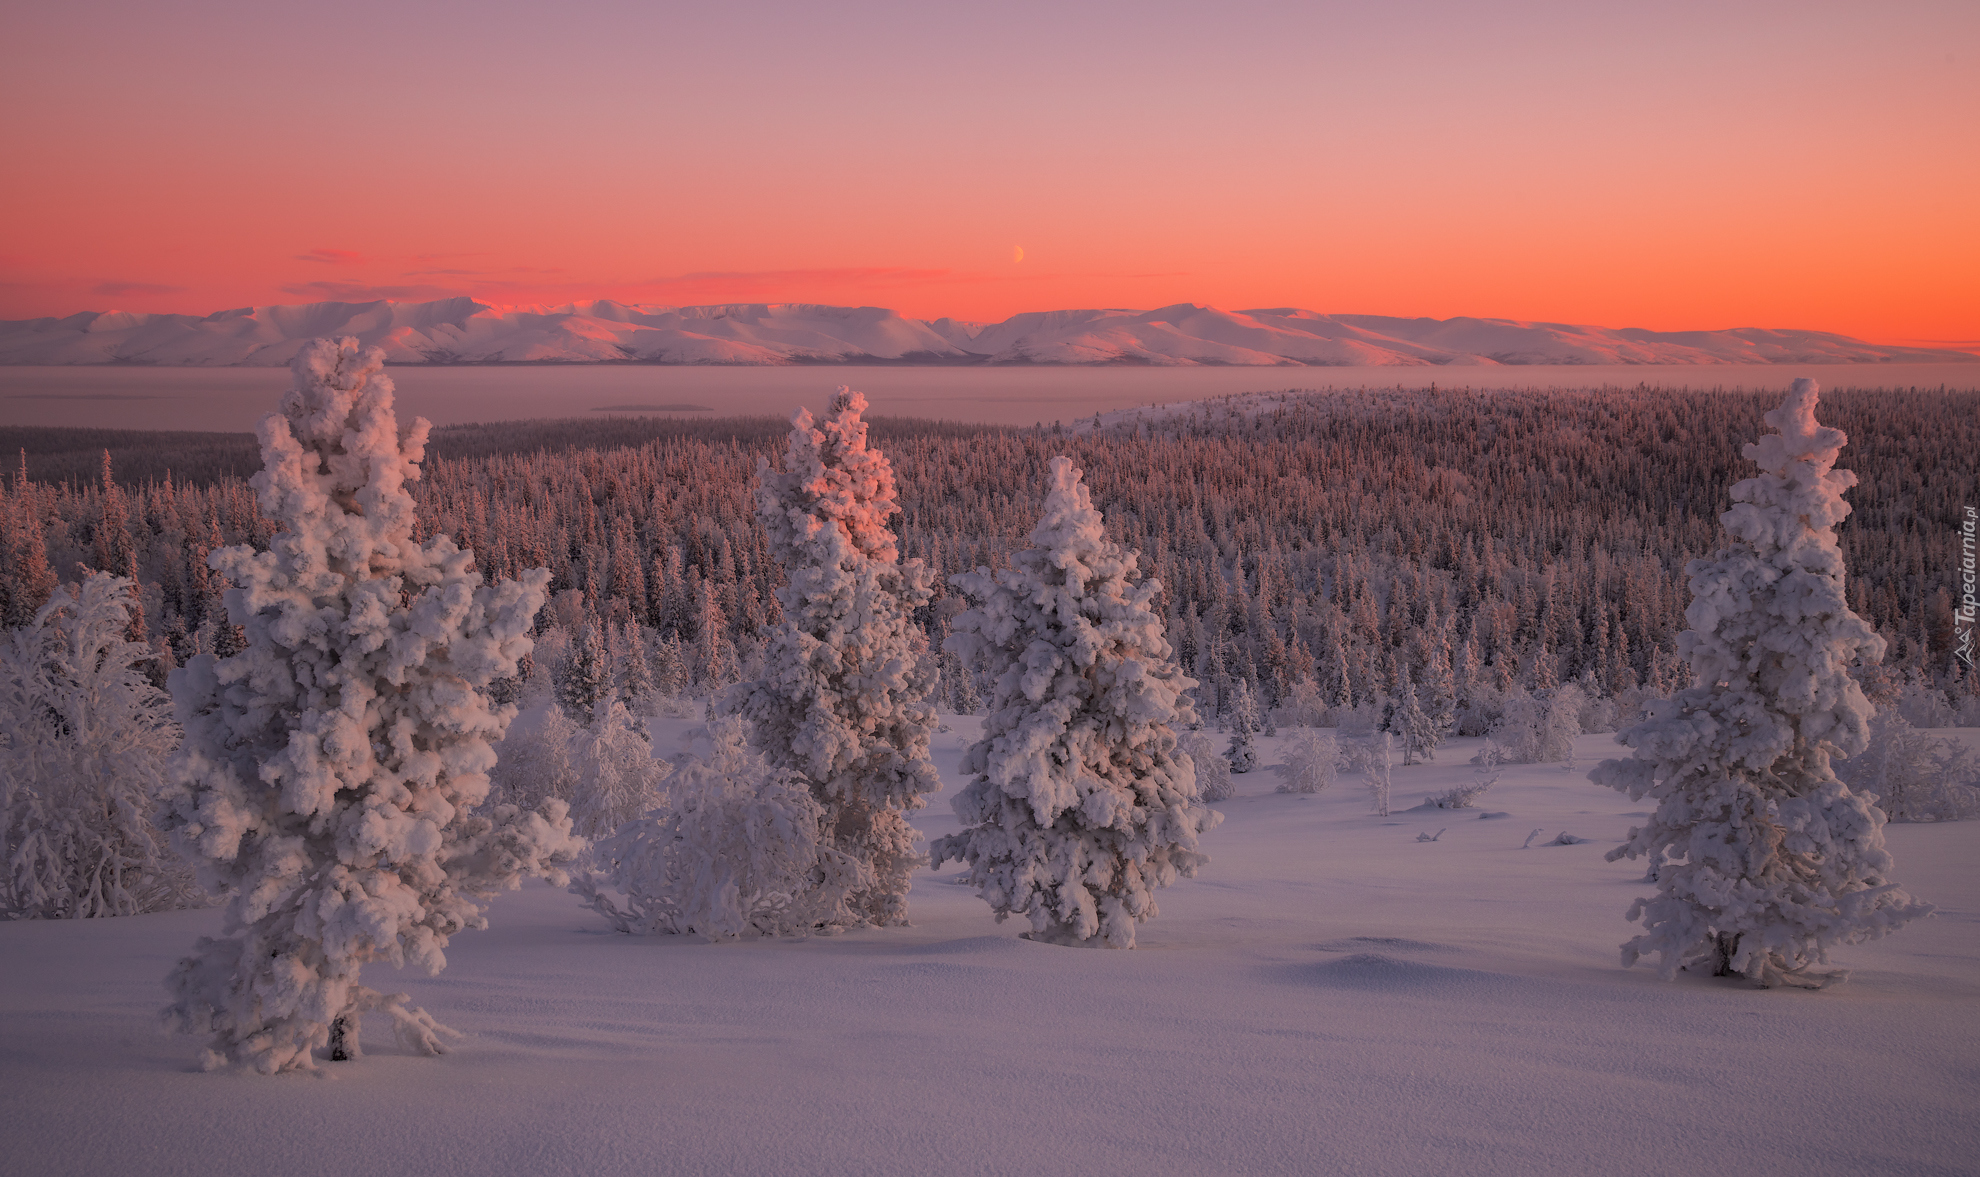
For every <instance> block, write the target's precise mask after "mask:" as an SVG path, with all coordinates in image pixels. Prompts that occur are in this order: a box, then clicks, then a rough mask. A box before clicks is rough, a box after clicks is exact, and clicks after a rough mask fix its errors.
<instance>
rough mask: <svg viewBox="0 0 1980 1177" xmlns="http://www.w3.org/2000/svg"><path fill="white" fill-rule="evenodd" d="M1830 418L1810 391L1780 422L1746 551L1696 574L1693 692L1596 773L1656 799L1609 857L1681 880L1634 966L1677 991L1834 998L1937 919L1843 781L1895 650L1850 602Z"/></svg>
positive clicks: (1731, 516) (1758, 480) (1635, 949)
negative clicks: (1846, 971) (1699, 986)
mask: <svg viewBox="0 0 1980 1177" xmlns="http://www.w3.org/2000/svg"><path fill="white" fill-rule="evenodd" d="M1815 404H1816V385H1815V383H1814V381H1811V380H1797V381H1795V382H1794V387H1793V389H1792V391H1790V392H1789V393H1788V396H1787V400H1786V402H1785V403H1783V404H1782V406H1781V407H1780V408H1778V409H1775V410H1773V411H1771V412H1769V413H1768V414H1767V415H1766V421H1767V424H1768V425H1770V426H1772V427H1773V428H1774V429H1776V430H1777V431H1778V432H1776V433H1773V434H1769V435H1768V436H1766V437H1763V438H1761V439H1760V441H1759V442H1757V443H1755V444H1752V445H1748V446H1746V447H1745V449H1744V450H1743V451H1742V453H1744V454H1745V456H1746V457H1747V458H1749V459H1751V460H1752V461H1753V462H1755V463H1756V464H1758V465H1759V467H1760V470H1761V473H1760V474H1759V476H1758V477H1755V478H1748V479H1745V480H1744V481H1741V482H1739V483H1736V484H1734V486H1733V488H1732V497H1733V508H1732V509H1731V510H1730V511H1727V512H1726V513H1725V514H1723V515H1721V516H1720V517H1719V518H1720V521H1721V522H1723V523H1724V524H1725V527H1726V530H1727V531H1728V532H1729V533H1730V534H1731V536H1732V539H1733V543H1732V545H1731V546H1729V547H1727V548H1725V549H1722V550H1721V551H1720V552H1718V553H1717V554H1716V555H1714V556H1713V557H1712V558H1711V559H1707V560H1694V561H1692V563H1691V564H1690V566H1689V567H1688V568H1687V569H1686V571H1687V573H1688V574H1689V575H1690V577H1691V591H1692V593H1693V599H1692V602H1691V606H1690V608H1688V609H1687V610H1686V611H1685V618H1686V620H1688V621H1689V622H1690V623H1691V628H1690V629H1687V630H1686V631H1685V632H1683V633H1681V634H1679V635H1678V652H1679V653H1680V654H1681V655H1682V656H1683V657H1684V658H1686V659H1688V660H1689V661H1690V663H1691V666H1692V669H1693V671H1694V672H1695V674H1696V676H1697V677H1696V685H1694V686H1692V687H1689V688H1687V689H1685V690H1682V691H1679V692H1678V693H1677V695H1676V696H1675V697H1673V698H1671V699H1666V700H1659V701H1657V702H1654V703H1652V704H1650V718H1649V719H1648V720H1646V721H1644V722H1643V723H1639V724H1637V725H1635V726H1634V727H1631V728H1629V729H1627V730H1625V731H1623V732H1620V733H1618V734H1617V737H1616V738H1617V739H1618V740H1620V741H1621V742H1622V743H1624V744H1627V745H1629V746H1630V747H1631V748H1632V749H1634V750H1635V751H1634V756H1633V758H1631V759H1626V760H1608V761H1604V762H1603V763H1602V765H1601V766H1600V767H1598V768H1596V769H1595V771H1594V772H1592V773H1590V774H1589V776H1590V778H1591V779H1593V780H1594V781H1596V782H1597V783H1598V784H1603V785H1607V786H1608V787H1610V788H1612V789H1616V790H1618V791H1620V792H1623V793H1627V794H1628V795H1629V797H1630V798H1631V799H1632V800H1641V799H1642V798H1644V797H1652V798H1655V799H1656V801H1657V809H1656V812H1655V814H1654V815H1653V816H1652V818H1651V819H1650V822H1649V824H1647V825H1644V826H1639V827H1637V828H1635V829H1632V830H1631V831H1630V836H1629V841H1628V842H1627V843H1625V844H1624V845H1622V846H1619V847H1617V848H1616V849H1615V850H1613V851H1610V853H1609V855H1608V857H1609V859H1610V860H1611V861H1613V860H1615V859H1618V858H1622V857H1625V856H1627V857H1629V858H1638V857H1647V858H1649V859H1650V860H1651V862H1653V863H1656V862H1660V861H1661V862H1664V863H1665V865H1663V866H1662V867H1660V868H1658V871H1657V883H1658V890H1657V894H1656V895H1653V896H1649V897H1646V898H1642V899H1639V900H1637V901H1636V902H1635V903H1634V904H1633V905H1632V906H1631V907H1630V909H1629V918H1630V919H1632V920H1641V921H1642V922H1643V926H1644V932H1643V934H1642V935H1640V936H1638V937H1636V938H1635V939H1633V940H1631V941H1629V942H1628V943H1627V944H1625V945H1623V948H1622V958H1623V964H1624V966H1625V967H1627V966H1628V965H1631V964H1634V963H1635V962H1636V961H1637V960H1638V959H1639V958H1641V957H1643V956H1647V955H1649V954H1651V953H1656V954H1657V955H1658V957H1659V963H1658V972H1659V973H1660V974H1661V975H1662V976H1663V977H1665V978H1670V977H1672V976H1674V975H1675V974H1676V972H1677V970H1678V969H1679V968H1681V967H1685V966H1689V965H1693V964H1709V965H1710V966H1711V968H1712V971H1713V973H1714V975H1720V976H1726V975H1731V974H1735V973H1737V974H1740V975H1743V976H1745V977H1747V978H1749V979H1751V980H1753V981H1755V982H1757V983H1759V984H1762V985H1771V984H1776V983H1785V984H1793V985H1804V986H1811V987H1812V986H1819V985H1822V984H1826V983H1827V982H1829V981H1832V980H1837V979H1840V978H1841V976H1842V974H1840V973H1828V974H1822V973H1817V972H1816V971H1815V966H1816V965H1818V964H1823V963H1826V961H1827V955H1828V951H1829V949H1830V948H1832V947H1834V946H1836V945H1839V944H1849V943H1854V942H1856V941H1860V940H1866V939H1872V938H1875V937H1878V936H1882V935H1883V934H1884V933H1886V932H1889V931H1891V930H1893V929H1895V928H1898V927H1900V926H1902V925H1904V924H1905V923H1908V922H1909V921H1911V920H1913V919H1916V918H1918V917H1919V916H1921V915H1924V914H1926V913H1927V912H1928V911H1930V910H1931V909H1930V907H1929V906H1928V905H1926V904H1923V903H1918V902H1915V901H1914V900H1913V899H1912V898H1911V897H1910V896H1909V895H1907V894H1905V893H1904V892H1903V891H1901V890H1899V889H1898V887H1897V885H1896V884H1894V883H1892V882H1891V881H1890V878H1889V873H1890V869H1891V857H1890V855H1889V854H1888V853H1886V851H1885V850H1884V835H1883V826H1884V815H1883V813H1881V812H1880V811H1879V810H1877V809H1876V808H1875V807H1874V806H1873V805H1871V803H1870V800H1869V798H1867V797H1865V796H1864V795H1862V794H1859V793H1854V792H1852V791H1851V790H1850V789H1849V787H1848V786H1847V785H1845V784H1844V783H1843V782H1842V781H1840V780H1838V779H1837V778H1836V775H1835V773H1834V772H1833V771H1832V770H1831V768H1830V763H1829V762H1830V757H1831V756H1832V755H1833V754H1835V753H1837V752H1841V753H1843V754H1845V755H1854V754H1856V753H1859V752H1861V751H1863V749H1864V746H1865V744H1866V743H1867V734H1866V730H1865V729H1866V725H1867V723H1868V721H1869V719H1870V717H1871V714H1872V708H1871V705H1870V703H1869V701H1868V700H1866V699H1865V698H1864V697H1863V692H1862V690H1861V689H1860V688H1859V687H1858V686H1857V684H1856V682H1855V681H1854V680H1853V679H1852V678H1851V677H1850V673H1849V672H1850V668H1851V666H1852V665H1853V664H1856V663H1859V662H1875V661H1877V660H1879V659H1881V658H1882V657H1883V653H1884V641H1883V639H1882V638H1880V637H1878V636H1877V635H1876V634H1875V633H1874V632H1872V630H1871V628H1870V626H1869V625H1868V624H1866V623H1865V622H1864V621H1863V619H1862V618H1860V617H1858V616H1857V615H1856V614H1855V613H1853V612H1851V611H1850V608H1849V605H1848V603H1847V599H1846V598H1845V596H1844V593H1843V562H1842V552H1841V550H1840V549H1839V548H1838V547H1837V544H1836V534H1835V525H1836V524H1837V523H1839V522H1841V521H1842V519H1843V518H1844V517H1845V516H1847V515H1848V514H1849V505H1848V504H1847V503H1845V502H1844V501H1843V491H1845V490H1847V489H1848V488H1849V487H1851V486H1853V485H1855V484H1856V476H1855V475H1854V474H1852V473H1850V472H1849V471H1846V470H1835V469H1833V467H1834V465H1835V461H1836V457H1837V455H1838V453H1839V452H1840V451H1841V449H1842V447H1843V444H1844V443H1845V442H1846V441H1847V440H1848V438H1847V437H1845V436H1844V434H1843V432H1842V431H1841V430H1839V429H1832V428H1829V427H1827V426H1824V425H1821V424H1818V423H1817V422H1816V420H1815Z"/></svg>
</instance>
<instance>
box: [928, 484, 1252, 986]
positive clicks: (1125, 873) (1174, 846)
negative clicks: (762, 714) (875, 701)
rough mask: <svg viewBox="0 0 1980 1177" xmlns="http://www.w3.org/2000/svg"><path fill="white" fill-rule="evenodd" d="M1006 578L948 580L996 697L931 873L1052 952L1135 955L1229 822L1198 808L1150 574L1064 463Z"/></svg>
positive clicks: (964, 644) (1180, 681) (961, 649)
mask: <svg viewBox="0 0 1980 1177" xmlns="http://www.w3.org/2000/svg"><path fill="white" fill-rule="evenodd" d="M1030 542H1031V546H1030V547H1029V548H1027V549H1025V550H1024V551H1021V552H1017V553H1014V554H1013V555H1012V557H1011V567H1010V569H1009V570H1008V571H1005V572H999V573H996V574H994V575H993V574H992V573H991V572H990V570H989V569H987V568H985V569H978V570H977V571H975V572H972V573H962V574H959V575H956V576H953V577H951V578H950V583H952V584H954V585H956V586H957V587H959V588H961V589H962V590H963V591H964V592H966V593H968V594H969V595H970V596H971V597H972V598H973V599H974V601H975V602H976V607H975V608H974V609H971V610H969V611H968V612H966V613H963V614H961V615H960V616H958V617H957V618H956V620H955V623H954V624H955V632H954V633H953V634H951V635H950V637H949V641H948V643H947V644H948V646H949V648H952V649H954V650H955V651H956V652H957V653H959V654H961V655H962V657H963V660H964V661H965V662H968V663H970V664H972V665H981V666H983V667H985V669H986V670H987V671H988V672H989V674H990V676H991V677H992V679H993V680H994V682H995V690H994V695H993V697H992V700H991V703H990V706H989V710H988V713H987V714H986V716H985V717H984V721H983V738H982V739H981V740H979V741H977V742H976V743H975V744H973V745H971V746H970V749H969V751H968V752H967V753H966V754H965V756H964V757H963V771H964V772H965V773H968V774H971V776H972V778H973V779H972V780H971V781H970V783H969V784H968V785H966V786H965V787H964V788H963V790H962V792H961V793H960V795H958V796H957V798H956V800H955V809H956V816H957V817H959V818H961V819H962V823H963V829H962V831H961V832H959V833H956V834H952V835H950V836H948V837H946V838H943V839H941V840H940V841H938V842H937V843H935V846H934V848H933V850H934V853H933V855H932V857H933V859H934V863H933V865H935V866H940V865H941V864H942V863H943V862H947V861H951V860H953V861H957V862H963V863H967V864H968V865H969V880H970V882H971V883H972V884H974V885H975V886H976V888H977V893H978V894H979V895H981V896H982V897H983V898H984V900H985V901H987V902H988V903H989V904H990V907H991V910H992V911H994V912H996V914H997V918H998V919H999V920H1000V921H1001V920H1003V919H1005V918H1007V917H1009V916H1012V915H1022V916H1026V917H1027V918H1029V920H1030V921H1031V936H1032V938H1033V939H1037V940H1043V941H1047V942H1050V943H1055V944H1076V943H1080V942H1082V941H1090V940H1094V939H1095V938H1097V939H1098V940H1099V941H1100V942H1102V943H1104V944H1105V945H1106V946H1107V947H1109V948H1132V947H1134V930H1135V924H1136V923H1138V922H1140V921H1142V920H1147V919H1151V918H1153V917H1154V916H1155V914H1156V906H1155V888H1157V887H1161V886H1166V885H1167V884H1168V883H1170V882H1172V881H1173V880H1174V879H1175V877H1176V876H1177V875H1178V874H1181V875H1194V874H1195V873H1196V871H1197V869H1198V868H1200V867H1201V866H1203V865H1204V864H1205V863H1206V862H1208V861H1209V859H1208V858H1207V857H1206V856H1205V855H1203V854H1202V853H1201V852H1199V851H1198V850H1197V848H1196V846H1197V839H1198V838H1199V837H1200V836H1201V835H1202V834H1203V832H1204V831H1206V830H1208V829H1210V828H1211V827H1213V826H1215V825H1216V824H1217V823H1218V822H1219V821H1221V820H1222V816H1223V815H1221V814H1219V813H1217V812H1216V811H1215V810H1211V809H1207V808H1205V807H1204V806H1203V805H1201V804H1200V803H1199V801H1198V797H1197V791H1196V768H1195V765H1194V764H1193V763H1192V762H1191V760H1190V757H1189V756H1188V755H1187V754H1186V753H1179V750H1178V749H1177V747H1176V734H1175V730H1174V725H1177V724H1186V723H1188V722H1190V721H1191V720H1192V719H1193V718H1194V715H1193V713H1192V709H1191V707H1190V703H1189V699H1188V697H1187V696H1186V695H1185V694H1184V692H1185V691H1187V690H1188V689H1189V688H1190V687H1192V686H1195V685H1196V684H1195V683H1194V682H1192V681H1191V680H1190V679H1189V678H1187V677H1186V676H1185V675H1184V674H1183V673H1182V671H1181V670H1180V669H1178V668H1177V666H1176V664H1175V663H1174V661H1172V658H1173V655H1172V653H1171V651H1170V649H1169V643H1168V641H1167V639H1166V638H1164V636H1163V633H1162V618H1161V615H1160V614H1159V613H1157V612H1156V611H1155V610H1154V609H1153V607H1152V604H1151V603H1152V602H1153V601H1154V600H1155V598H1156V597H1157V596H1158V595H1159V594H1160V592H1161V584H1160V583H1159V582H1158V581H1155V580H1153V579H1137V577H1136V575H1135V565H1136V562H1137V556H1136V555H1135V553H1133V552H1131V551H1128V550H1127V549H1125V548H1123V547H1122V546H1121V545H1119V544H1117V543H1114V542H1113V541H1111V540H1109V539H1108V538H1107V534H1106V531H1105V528H1104V527H1103V525H1102V521H1101V518H1100V512H1098V511H1096V510H1094V509H1093V502H1092V500H1091V498H1090V497H1089V496H1088V494H1087V490H1086V487H1085V485H1084V484H1083V483H1082V482H1081V481H1080V475H1079V471H1078V470H1076V469H1074V468H1073V464H1072V459H1070V458H1064V457H1059V458H1053V459H1052V465H1051V487H1050V493H1048V494H1047V495H1046V498H1045V512H1044V517H1043V518H1041V519H1040V520H1039V522H1038V526H1037V527H1035V528H1034V529H1032V532H1031V536H1030Z"/></svg>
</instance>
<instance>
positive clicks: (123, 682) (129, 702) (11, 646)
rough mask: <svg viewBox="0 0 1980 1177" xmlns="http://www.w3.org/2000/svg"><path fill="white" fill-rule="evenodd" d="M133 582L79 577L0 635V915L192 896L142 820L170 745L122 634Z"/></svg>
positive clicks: (162, 714)
mask: <svg viewBox="0 0 1980 1177" xmlns="http://www.w3.org/2000/svg"><path fill="white" fill-rule="evenodd" d="M136 588H137V586H136V585H135V584H133V583H132V582H131V581H130V580H128V579H126V578H125V577H121V576H112V575H110V574H108V573H103V572H92V573H90V574H89V575H88V577H87V578H86V579H85V580H84V581H83V582H82V583H81V584H80V585H69V586H66V587H63V588H57V589H56V590H55V591H54V595H53V596H52V597H51V598H50V599H49V600H48V602H47V603H46V604H45V605H44V606H43V607H42V608H41V609H40V610H39V611H38V612H37V614H36V616H35V617H34V619H33V621H32V622H31V623H30V624H28V625H26V626H23V627H22V628H20V629H16V630H14V631H12V632H10V633H8V634H7V635H6V636H5V638H4V639H0V919H22V918H29V919H37V918H38V919H81V918H88V917H92V916H114V915H136V914H138V913H140V912H146V911H163V910H166V909H168V908H174V907H184V906H187V905H188V904H190V903H193V902H195V901H196V896H197V888H195V887H194V886H193V879H192V871H191V870H190V869H189V868H188V867H187V866H186V864H185V863H184V862H183V861H182V860H181V859H180V858H179V857H178V856H177V855H176V854H174V853H172V852H171V850H170V849H169V848H168V847H167V845H166V839H165V836H164V835H163V834H162V833H161V832H160V831H159V830H158V828H157V827H156V826H155V825H153V824H152V810H153V807H154V806H155V805H156V804H157V802H158V797H159V793H160V790H161V789H162V788H163V786H164V783H165V775H164V768H165V761H166V758H167V757H168V756H170V755H171V752H172V749H173V747H174V746H176V745H177V744H178V742H179V733H178V731H177V729H176V728H174V727H173V725H172V722H171V701H170V700H169V699H167V698H166V696H165V694H164V692H162V691H160V690H158V689H157V688H156V687H154V686H152V685H151V683H150V681H149V680H148V679H147V677H146V676H145V674H144V672H143V671H142V670H141V669H139V665H138V664H139V663H141V662H143V661H145V660H146V659H148V658H150V657H151V650H150V649H149V648H148V647H146V646H141V645H139V644H137V643H135V642H132V641H130V640H128V639H127V637H126V636H125V631H126V629H128V628H129V625H130V614H131V601H132V598H133V596H134V595H135V592H136Z"/></svg>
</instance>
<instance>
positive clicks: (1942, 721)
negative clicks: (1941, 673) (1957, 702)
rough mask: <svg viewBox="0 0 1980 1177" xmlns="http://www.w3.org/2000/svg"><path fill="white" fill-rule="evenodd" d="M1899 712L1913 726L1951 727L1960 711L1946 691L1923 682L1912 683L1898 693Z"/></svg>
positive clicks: (1897, 708)
mask: <svg viewBox="0 0 1980 1177" xmlns="http://www.w3.org/2000/svg"><path fill="white" fill-rule="evenodd" d="M1896 710H1897V713H1898V714H1899V715H1902V716H1903V717H1904V719H1905V722H1906V723H1909V724H1910V725H1911V726H1912V727H1922V728H1935V727H1951V726H1952V724H1953V722H1954V721H1955V720H1957V719H1958V718H1959V712H1958V711H1957V710H1956V709H1955V708H1954V707H1953V705H1952V704H1951V703H1950V702H1948V701H1947V700H1946V693H1945V692H1944V691H1941V690H1938V689H1936V688H1934V687H1930V686H1926V685H1924V684H1923V683H1911V684H1908V685H1907V686H1905V687H1904V688H1903V690H1902V691H1901V692H1900V693H1899V694H1898V700H1897V707H1896Z"/></svg>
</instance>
